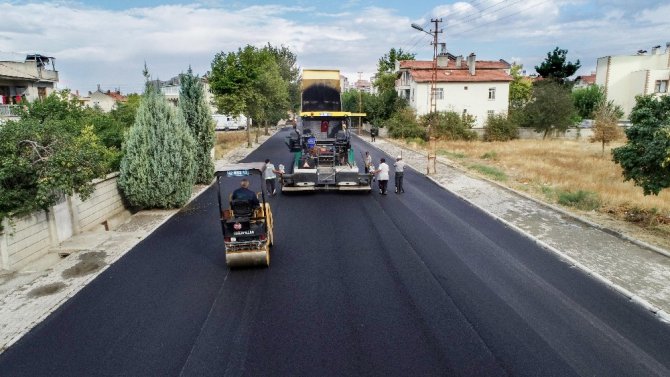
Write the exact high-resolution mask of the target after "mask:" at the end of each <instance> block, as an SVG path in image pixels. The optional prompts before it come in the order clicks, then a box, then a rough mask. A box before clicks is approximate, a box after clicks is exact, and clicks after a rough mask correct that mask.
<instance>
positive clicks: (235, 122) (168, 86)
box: [155, 76, 247, 130]
mask: <svg viewBox="0 0 670 377" xmlns="http://www.w3.org/2000/svg"><path fill="white" fill-rule="evenodd" d="M200 80H201V81H202V84H203V86H204V89H205V101H206V102H207V104H208V105H209V109H210V111H211V112H212V117H213V118H214V121H215V122H216V129H217V130H238V129H245V128H246V124H247V117H246V116H244V115H242V114H240V115H238V116H230V115H226V114H219V113H218V110H217V108H216V106H215V105H214V95H213V94H212V91H211V89H210V87H209V81H208V80H207V76H204V77H201V78H200ZM155 85H157V86H158V87H159V88H160V91H161V93H163V95H164V96H165V98H166V99H167V100H168V101H169V102H170V103H171V104H173V105H174V106H178V105H179V92H180V91H181V83H180V76H175V77H173V78H171V79H170V80H168V81H155Z"/></svg>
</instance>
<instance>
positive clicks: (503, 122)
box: [484, 114, 519, 141]
mask: <svg viewBox="0 0 670 377" xmlns="http://www.w3.org/2000/svg"><path fill="white" fill-rule="evenodd" d="M518 137H519V126H518V125H517V124H516V123H514V122H512V120H511V119H509V118H508V117H507V115H505V114H495V115H491V116H489V117H488V119H486V124H485V125H484V141H509V140H512V139H517V138H518Z"/></svg>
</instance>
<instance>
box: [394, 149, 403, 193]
mask: <svg viewBox="0 0 670 377" xmlns="http://www.w3.org/2000/svg"><path fill="white" fill-rule="evenodd" d="M393 167H394V168H395V193H396V194H400V193H404V192H405V189H404V188H403V186H402V179H403V176H404V175H405V161H403V160H402V156H398V157H396V159H395V163H394V164H393Z"/></svg>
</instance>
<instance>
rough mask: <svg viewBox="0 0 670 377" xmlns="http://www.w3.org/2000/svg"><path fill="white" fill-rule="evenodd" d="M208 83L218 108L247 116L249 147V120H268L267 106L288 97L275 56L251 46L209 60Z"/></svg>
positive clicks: (248, 141)
mask: <svg viewBox="0 0 670 377" xmlns="http://www.w3.org/2000/svg"><path fill="white" fill-rule="evenodd" d="M210 86H211V88H212V92H213V93H214V95H215V100H216V105H217V107H218V109H219V111H221V112H222V113H225V114H244V115H245V116H246V117H247V146H249V147H250V146H251V133H250V128H251V119H254V122H255V121H256V120H259V119H267V109H268V107H269V106H272V105H273V104H274V102H275V101H278V99H280V98H284V100H286V98H287V97H288V89H287V85H286V83H285V81H284V80H283V79H282V78H281V75H280V73H279V67H278V65H277V61H276V59H275V58H274V56H273V55H272V54H271V53H270V52H269V51H267V50H259V49H258V48H256V47H254V46H251V45H247V46H246V47H245V48H243V49H242V48H240V49H238V51H237V52H230V53H224V52H220V53H218V54H217V55H216V56H215V57H214V60H213V61H212V74H211V76H210ZM280 106H281V105H280Z"/></svg>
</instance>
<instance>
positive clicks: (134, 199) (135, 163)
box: [118, 88, 195, 208]
mask: <svg viewBox="0 0 670 377" xmlns="http://www.w3.org/2000/svg"><path fill="white" fill-rule="evenodd" d="M194 149H195V141H194V140H193V137H192V136H191V133H190V131H189V130H188V128H187V126H186V122H185V120H184V116H183V115H182V113H181V111H180V110H179V109H175V108H174V107H173V106H171V105H170V104H169V103H168V102H167V100H166V99H165V97H164V96H163V95H162V94H160V93H157V92H156V91H155V90H154V89H151V88H148V89H147V93H145V95H144V98H143V99H142V102H141V104H140V107H139V109H138V110H137V116H136V117H135V124H134V125H133V127H132V128H131V129H130V131H129V132H128V137H127V140H126V143H125V145H124V156H123V160H121V169H120V175H119V180H118V185H119V188H120V189H121V191H122V192H123V194H124V196H125V198H126V199H127V200H128V202H129V204H130V205H131V206H134V207H139V208H173V207H179V206H182V205H183V204H184V203H186V201H187V200H188V199H189V198H190V197H191V192H192V188H193V183H194V174H195V157H194V152H193V151H194Z"/></svg>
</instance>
